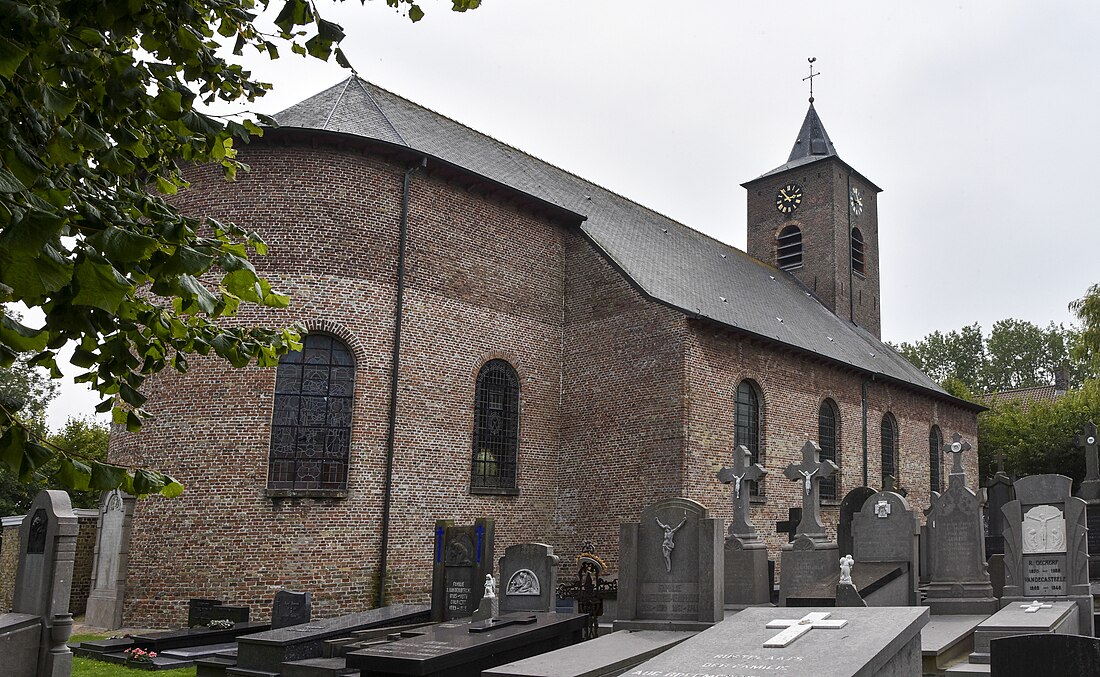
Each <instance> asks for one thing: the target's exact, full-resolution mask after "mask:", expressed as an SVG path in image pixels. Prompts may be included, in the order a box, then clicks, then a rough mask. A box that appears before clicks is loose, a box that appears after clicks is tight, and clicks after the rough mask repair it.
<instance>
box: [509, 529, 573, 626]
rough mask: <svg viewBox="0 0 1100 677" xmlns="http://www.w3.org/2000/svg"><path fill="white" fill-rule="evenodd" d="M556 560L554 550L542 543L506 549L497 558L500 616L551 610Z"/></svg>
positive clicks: (556, 586) (556, 584)
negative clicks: (501, 614)
mask: <svg viewBox="0 0 1100 677" xmlns="http://www.w3.org/2000/svg"><path fill="white" fill-rule="evenodd" d="M559 561H560V558H559V557H558V556H557V555H555V554H554V548H553V547H552V546H549V545H546V544H545V543H520V544H518V545H511V546H508V547H507V548H506V549H505V550H504V557H501V558H500V585H499V586H497V598H498V599H499V604H500V613H510V612H512V611H553V609H554V593H555V591H556V590H557V589H558V563H559Z"/></svg>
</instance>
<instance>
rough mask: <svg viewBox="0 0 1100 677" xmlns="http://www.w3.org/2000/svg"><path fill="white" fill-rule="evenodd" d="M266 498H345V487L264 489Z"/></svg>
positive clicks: (346, 492)
mask: <svg viewBox="0 0 1100 677" xmlns="http://www.w3.org/2000/svg"><path fill="white" fill-rule="evenodd" d="M264 496H265V497H267V498H347V497H348V490H347V489H270V488H269V489H264Z"/></svg>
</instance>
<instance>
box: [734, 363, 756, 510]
mask: <svg viewBox="0 0 1100 677" xmlns="http://www.w3.org/2000/svg"><path fill="white" fill-rule="evenodd" d="M733 429H734V434H733V444H734V447H738V446H741V445H745V447H746V448H747V449H748V450H749V451H750V452H751V453H752V458H751V459H750V461H749V462H750V463H761V454H760V396H759V394H758V388H757V386H756V384H755V383H753V382H752V381H749V380H745V381H741V383H740V384H739V385H738V386H737V406H736V409H735V414H734V426H733ZM749 492H750V495H751V496H759V495H760V494H761V492H760V488H759V486H757V483H756V482H750V483H749Z"/></svg>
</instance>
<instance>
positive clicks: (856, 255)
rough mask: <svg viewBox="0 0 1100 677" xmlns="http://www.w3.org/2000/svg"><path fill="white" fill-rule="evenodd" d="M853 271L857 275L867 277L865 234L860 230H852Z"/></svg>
mask: <svg viewBox="0 0 1100 677" xmlns="http://www.w3.org/2000/svg"><path fill="white" fill-rule="evenodd" d="M852 270H853V271H855V272H856V274H857V275H866V274H867V272H866V270H867V269H866V263H865V254H864V245H863V233H861V232H859V228H853V229H852Z"/></svg>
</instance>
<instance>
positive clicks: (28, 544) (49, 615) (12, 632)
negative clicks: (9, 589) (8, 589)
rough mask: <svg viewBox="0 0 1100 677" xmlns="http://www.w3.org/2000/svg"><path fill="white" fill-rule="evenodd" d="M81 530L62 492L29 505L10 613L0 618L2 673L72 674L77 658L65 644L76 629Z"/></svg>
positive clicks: (40, 496) (63, 676)
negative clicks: (72, 601) (73, 602)
mask: <svg viewBox="0 0 1100 677" xmlns="http://www.w3.org/2000/svg"><path fill="white" fill-rule="evenodd" d="M79 530H80V527H79V525H78V523H77V517H76V514H75V513H73V509H72V504H71V503H70V502H69V495H68V494H67V493H65V492H64V491H53V490H46V491H43V492H41V493H39V494H38V496H37V497H35V499H34V502H33V503H31V507H30V510H28V511H27V516H26V518H25V519H24V520H23V524H22V525H21V526H20V527H19V543H20V549H19V564H18V569H17V571H16V574H15V594H14V598H13V600H12V613H10V614H3V615H0V637H3V638H4V646H5V654H6V655H5V656H4V658H5V660H4V663H3V666H2V669H3V670H8V671H10V672H9V673H7V674H13V675H20V677H24V676H26V677H68V676H69V675H70V674H72V666H73V654H72V652H71V651H70V650H69V647H68V646H67V645H66V644H65V642H66V641H67V640H68V639H69V635H70V634H71V633H72V626H73V618H72V616H71V615H70V614H69V594H70V591H71V588H72V582H73V580H72V579H73V560H74V559H75V555H76V537H77V533H78V532H79ZM9 648H10V649H12V650H11V651H10V652H9V651H8V649H9Z"/></svg>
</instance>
